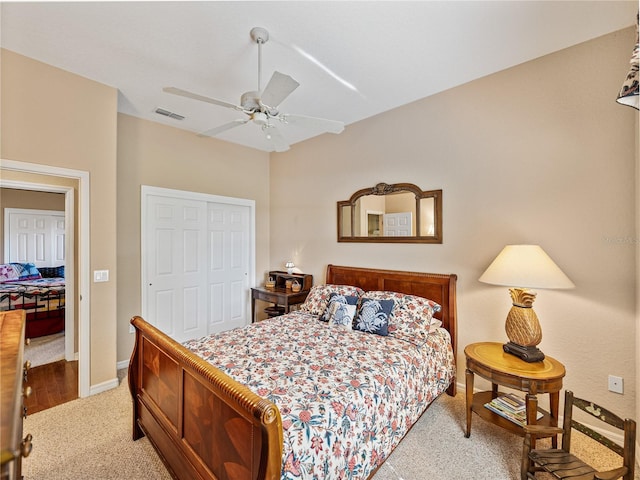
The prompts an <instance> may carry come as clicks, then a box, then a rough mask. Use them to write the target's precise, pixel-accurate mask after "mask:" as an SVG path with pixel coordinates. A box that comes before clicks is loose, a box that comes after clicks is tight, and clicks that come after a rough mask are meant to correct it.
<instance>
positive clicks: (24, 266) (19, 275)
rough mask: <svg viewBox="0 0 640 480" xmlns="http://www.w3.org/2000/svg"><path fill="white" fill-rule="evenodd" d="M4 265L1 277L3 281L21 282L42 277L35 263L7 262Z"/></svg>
mask: <svg viewBox="0 0 640 480" xmlns="http://www.w3.org/2000/svg"><path fill="white" fill-rule="evenodd" d="M2 267H3V268H2V270H1V272H0V273H1V274H0V279H1V280H2V281H3V282H21V281H25V280H37V279H39V278H42V276H41V275H40V272H39V271H38V269H37V268H36V266H35V265H34V264H33V263H7V264H5V265H2Z"/></svg>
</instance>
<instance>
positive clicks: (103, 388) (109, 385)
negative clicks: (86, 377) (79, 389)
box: [89, 378, 120, 395]
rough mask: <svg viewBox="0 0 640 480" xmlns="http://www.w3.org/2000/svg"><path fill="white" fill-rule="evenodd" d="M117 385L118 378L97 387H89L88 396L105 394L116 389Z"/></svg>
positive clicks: (118, 383)
mask: <svg viewBox="0 0 640 480" xmlns="http://www.w3.org/2000/svg"><path fill="white" fill-rule="evenodd" d="M118 385H120V382H119V381H118V378H114V379H112V380H107V381H106V382H102V383H99V384H97V385H91V387H89V395H95V394H97V393H102V392H106V391H107V390H111V389H112V388H116V387H117V386H118Z"/></svg>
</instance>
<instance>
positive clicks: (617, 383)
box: [609, 375, 624, 393]
mask: <svg viewBox="0 0 640 480" xmlns="http://www.w3.org/2000/svg"><path fill="white" fill-rule="evenodd" d="M609 391H610V392H613V393H623V392H624V380H623V379H622V377H616V376H615V375H609Z"/></svg>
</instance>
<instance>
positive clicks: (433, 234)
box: [338, 183, 442, 243]
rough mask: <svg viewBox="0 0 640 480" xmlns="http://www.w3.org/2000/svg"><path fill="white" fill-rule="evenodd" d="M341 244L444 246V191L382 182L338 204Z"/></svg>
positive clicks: (407, 184) (339, 238) (339, 239)
mask: <svg viewBox="0 0 640 480" xmlns="http://www.w3.org/2000/svg"><path fill="white" fill-rule="evenodd" d="M338 241H339V242H389V243H442V190H430V191H422V190H421V189H420V188H418V187H417V186H416V185H413V184H411V183H397V184H393V185H389V184H386V183H379V184H377V185H376V186H375V187H373V188H366V189H363V190H359V191H357V192H356V193H354V194H353V195H352V196H351V198H350V199H349V200H344V201H340V202H338Z"/></svg>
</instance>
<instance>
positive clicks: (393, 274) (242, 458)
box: [129, 265, 456, 479]
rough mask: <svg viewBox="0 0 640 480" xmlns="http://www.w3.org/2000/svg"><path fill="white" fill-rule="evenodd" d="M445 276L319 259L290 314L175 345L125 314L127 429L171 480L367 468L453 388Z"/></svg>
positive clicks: (366, 471) (451, 297)
mask: <svg viewBox="0 0 640 480" xmlns="http://www.w3.org/2000/svg"><path fill="white" fill-rule="evenodd" d="M455 287H456V276H455V275H440V274H428V273H414V272H398V271H391V270H377V269H366V268H357V267H340V266H334V265H329V266H328V268H327V275H326V284H325V285H322V286H316V287H314V288H313V289H312V291H311V292H310V294H309V297H308V298H307V300H306V302H305V303H304V304H303V305H302V307H301V309H300V310H299V311H296V312H292V313H289V314H286V315H283V316H280V317H275V318H272V319H268V320H265V321H262V322H259V323H256V324H252V325H249V326H247V327H244V328H240V329H235V330H231V331H228V332H222V333H219V334H216V335H211V336H208V337H204V338H200V339H194V340H191V341H189V342H185V343H184V344H183V345H180V344H178V343H176V342H175V341H173V340H171V339H170V338H169V337H167V336H166V335H164V334H163V333H162V332H160V331H159V330H157V329H156V328H154V327H153V326H151V325H150V324H148V323H147V322H145V321H144V320H143V319H141V318H140V317H134V319H132V324H133V325H134V327H135V328H136V342H135V347H134V351H133V354H132V357H131V363H130V367H129V386H130V389H131V393H132V396H133V400H134V402H133V403H134V418H133V435H134V438H140V437H141V436H143V435H147V436H148V437H149V439H150V441H151V442H152V444H153V445H154V447H155V448H156V450H157V451H158V453H159V454H160V456H161V457H162V459H163V461H164V462H165V464H166V465H167V467H168V469H169V470H170V471H171V472H172V474H173V475H174V476H175V477H176V478H184V479H187V478H206V479H225V478H229V479H231V478H233V479H243V478H247V479H263V478H269V479H272V478H273V479H278V478H281V479H289V478H352V479H364V478H370V477H371V476H372V475H373V474H374V473H375V472H376V470H377V469H378V468H379V467H380V465H381V464H382V463H383V462H384V460H385V459H386V458H387V457H388V456H389V455H390V453H391V452H392V451H393V449H394V448H395V447H396V446H397V444H398V443H399V442H400V441H401V440H402V438H403V437H404V435H406V433H407V432H408V431H409V429H410V428H411V426H412V425H413V424H414V423H415V422H416V421H417V420H418V418H419V417H420V416H421V415H422V414H423V413H424V411H425V410H426V409H427V408H428V406H429V405H430V404H431V402H433V401H434V400H435V399H436V398H437V397H438V396H439V395H441V394H442V393H443V392H445V391H447V392H448V393H449V394H452V395H454V394H455V371H456V370H455V352H456V288H455Z"/></svg>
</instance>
